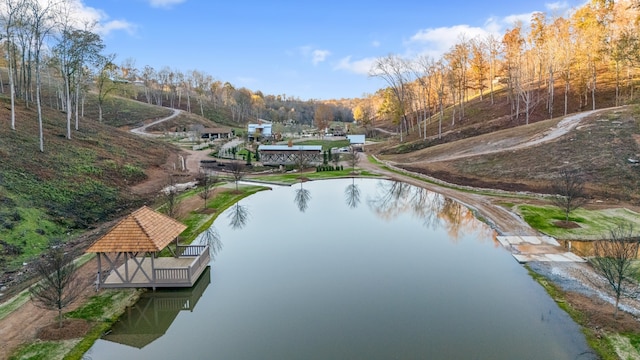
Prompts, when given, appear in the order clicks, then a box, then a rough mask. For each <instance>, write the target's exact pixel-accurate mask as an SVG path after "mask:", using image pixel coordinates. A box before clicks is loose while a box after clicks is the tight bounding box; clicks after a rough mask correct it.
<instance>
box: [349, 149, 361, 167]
mask: <svg viewBox="0 0 640 360" xmlns="http://www.w3.org/2000/svg"><path fill="white" fill-rule="evenodd" d="M347 160H348V161H349V166H351V171H352V172H355V171H356V166H358V163H359V162H360V154H358V149H356V147H355V146H353V145H351V146H349V153H348V154H347Z"/></svg>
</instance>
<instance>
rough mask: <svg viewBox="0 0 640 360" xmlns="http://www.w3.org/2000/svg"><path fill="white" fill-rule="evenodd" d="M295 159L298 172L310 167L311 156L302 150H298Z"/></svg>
mask: <svg viewBox="0 0 640 360" xmlns="http://www.w3.org/2000/svg"><path fill="white" fill-rule="evenodd" d="M293 161H294V162H295V165H296V168H297V169H298V172H302V171H303V170H304V169H306V168H307V167H309V158H308V157H307V156H306V155H305V154H304V153H303V152H302V151H298V153H297V154H296V155H295V157H294V160H293Z"/></svg>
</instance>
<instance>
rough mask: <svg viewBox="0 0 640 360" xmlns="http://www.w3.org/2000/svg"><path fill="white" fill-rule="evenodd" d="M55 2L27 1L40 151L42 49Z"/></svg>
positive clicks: (41, 140) (52, 23)
mask: <svg viewBox="0 0 640 360" xmlns="http://www.w3.org/2000/svg"><path fill="white" fill-rule="evenodd" d="M55 5H56V4H55V3H53V2H51V1H47V2H45V3H42V2H40V1H35V0H31V1H29V3H28V11H29V12H30V14H31V16H30V19H31V24H30V25H31V29H32V39H31V41H32V44H33V58H34V60H35V73H36V106H37V111H38V129H39V138H40V152H44V130H43V125H42V121H43V119H42V101H41V96H40V90H41V87H42V76H41V74H42V71H41V61H42V49H43V47H45V40H46V38H47V37H48V36H49V35H50V33H51V31H52V30H53V26H54V22H53V15H54V12H55V9H54V6H55Z"/></svg>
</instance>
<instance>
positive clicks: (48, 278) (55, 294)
mask: <svg viewBox="0 0 640 360" xmlns="http://www.w3.org/2000/svg"><path fill="white" fill-rule="evenodd" d="M76 270H77V268H76V265H75V264H74V263H73V256H72V255H71V253H68V252H66V251H65V249H64V247H63V246H62V245H61V244H56V245H53V246H51V248H50V250H49V251H48V253H47V254H46V255H45V257H44V258H43V259H41V260H40V261H38V262H37V263H36V265H35V271H36V274H38V276H40V277H41V278H42V279H41V280H40V281H39V282H38V283H36V284H35V285H34V286H32V287H31V288H30V289H29V292H30V294H31V300H33V302H34V303H35V304H36V305H37V306H40V307H42V308H45V309H49V310H57V311H58V326H59V327H62V309H64V308H65V307H67V306H68V305H69V304H71V303H72V302H73V301H75V300H76V299H77V298H78V296H79V295H80V292H81V291H82V281H81V280H80V279H79V278H78V276H77V271H76Z"/></svg>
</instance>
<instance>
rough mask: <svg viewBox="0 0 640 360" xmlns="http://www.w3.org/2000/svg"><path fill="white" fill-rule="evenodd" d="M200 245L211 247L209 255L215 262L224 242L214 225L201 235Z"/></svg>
mask: <svg viewBox="0 0 640 360" xmlns="http://www.w3.org/2000/svg"><path fill="white" fill-rule="evenodd" d="M200 244H204V245H209V255H210V256H211V259H212V260H215V258H216V255H218V253H219V252H220V250H222V240H220V234H219V233H218V230H216V228H215V227H213V225H211V226H210V227H209V228H208V229H207V230H205V231H204V232H203V233H202V234H201V235H200Z"/></svg>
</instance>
